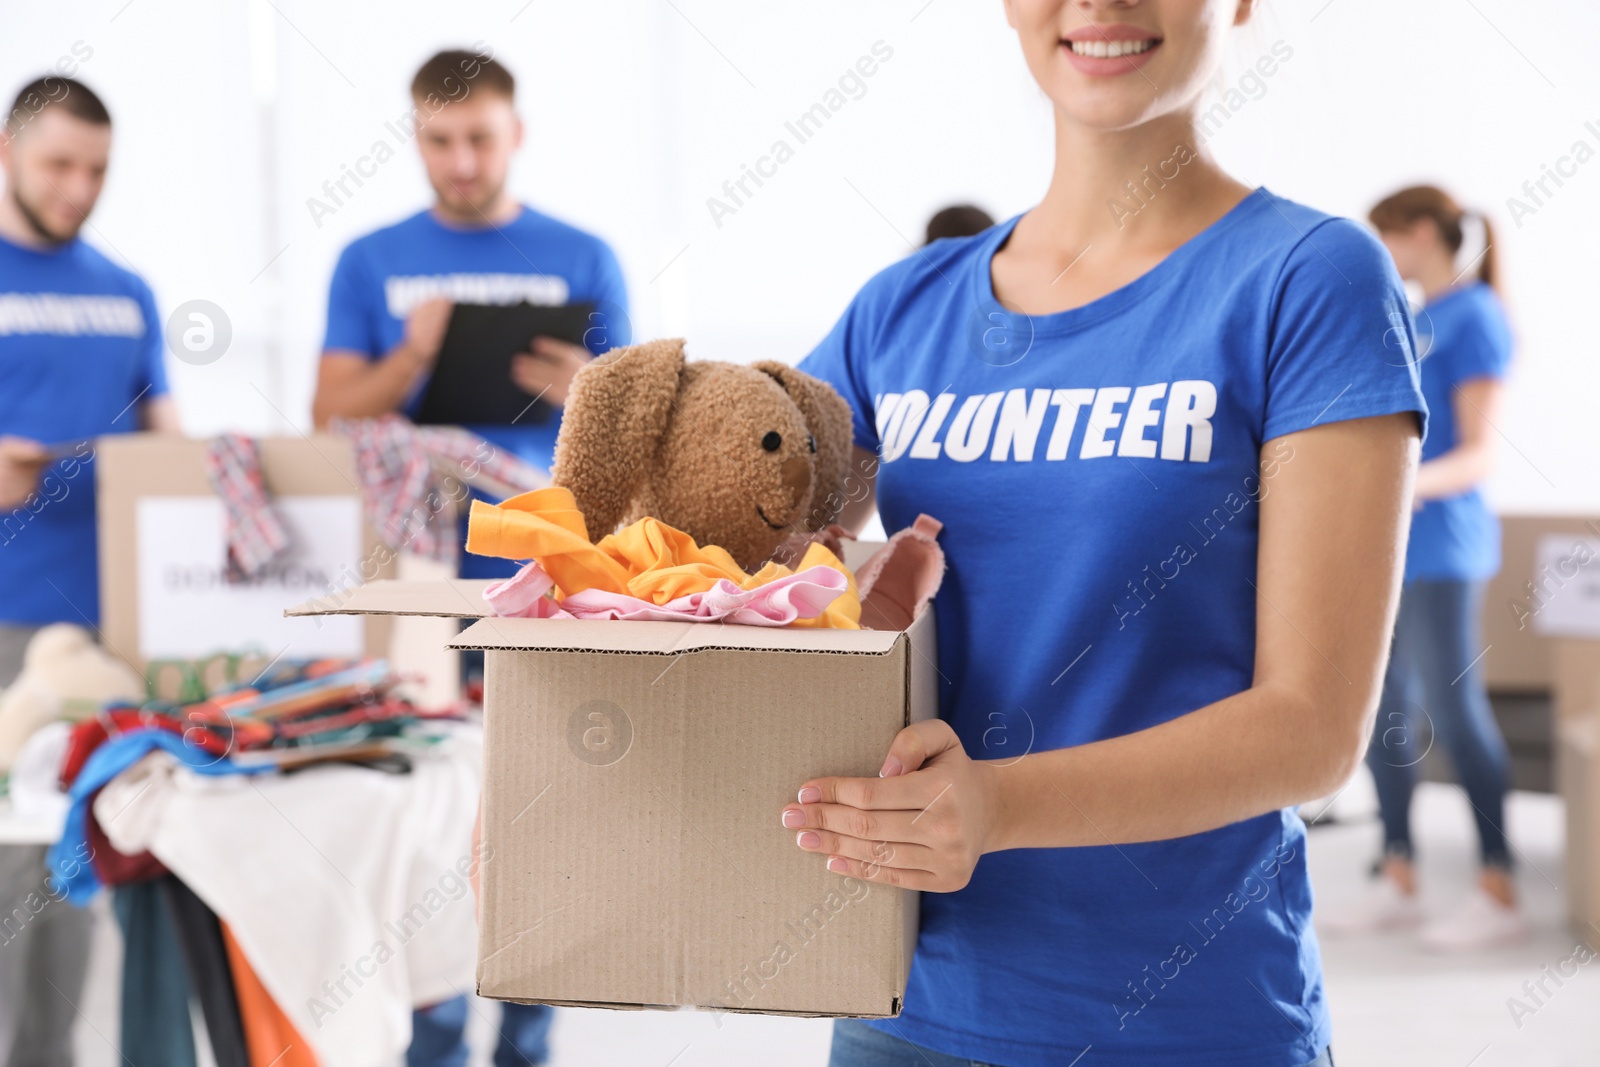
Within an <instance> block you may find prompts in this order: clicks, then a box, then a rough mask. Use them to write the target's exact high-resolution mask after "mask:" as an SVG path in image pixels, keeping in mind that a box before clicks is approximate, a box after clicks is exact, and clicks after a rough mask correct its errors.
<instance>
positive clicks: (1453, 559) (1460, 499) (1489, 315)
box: [1406, 282, 1511, 582]
mask: <svg viewBox="0 0 1600 1067" xmlns="http://www.w3.org/2000/svg"><path fill="white" fill-rule="evenodd" d="M1416 330H1417V351H1418V353H1420V355H1421V359H1422V364H1421V374H1422V395H1423V396H1424V397H1425V398H1426V399H1427V401H1428V411H1429V413H1430V414H1431V415H1432V417H1433V424H1432V427H1431V429H1430V430H1429V433H1428V439H1427V441H1425V442H1423V445H1422V461H1423V462H1424V463H1426V462H1427V461H1428V460H1430V459H1435V458H1437V457H1438V456H1441V455H1443V454H1444V453H1446V452H1448V451H1450V450H1451V449H1452V448H1454V447H1456V445H1458V444H1459V443H1460V441H1459V440H1458V439H1457V436H1456V433H1457V431H1456V409H1455V392H1456V387H1457V386H1459V385H1461V384H1462V383H1463V382H1467V381H1471V380H1472V379H1474V378H1496V379H1498V378H1503V377H1505V373H1506V368H1507V367H1509V366H1510V364H1511V325H1510V323H1509V322H1507V321H1506V313H1505V308H1503V307H1502V306H1501V304H1500V300H1499V298H1498V297H1496V296H1495V293H1494V289H1493V288H1492V287H1491V286H1488V285H1485V284H1484V283H1483V282H1475V283H1473V284H1471V285H1467V286H1463V287H1461V288H1459V289H1451V290H1449V291H1448V292H1446V293H1444V294H1442V295H1441V296H1439V297H1437V298H1435V299H1434V300H1432V301H1430V302H1429V303H1428V304H1427V305H1426V306H1425V307H1423V309H1422V311H1421V312H1419V313H1418V314H1417V317H1416ZM1499 569H1500V520H1499V519H1497V518H1495V516H1494V514H1493V513H1492V512H1491V511H1490V510H1489V504H1488V502H1487V501H1485V500H1484V498H1483V492H1482V490H1481V489H1480V488H1479V487H1478V486H1473V487H1472V488H1471V489H1468V490H1467V491H1466V492H1465V493H1460V494H1458V495H1456V496H1452V497H1445V498H1444V499H1442V500H1430V501H1428V502H1427V503H1426V504H1424V505H1423V506H1422V510H1421V511H1419V512H1417V513H1416V514H1415V515H1413V516H1412V517H1411V541H1410V543H1409V544H1408V545H1407V547H1406V581H1408V582H1409V581H1412V580H1414V579H1419V578H1420V579H1425V580H1432V581H1441V580H1445V581H1478V580H1483V579H1486V578H1491V577H1493V576H1494V574H1495V572H1496V571H1498V570H1499Z"/></svg>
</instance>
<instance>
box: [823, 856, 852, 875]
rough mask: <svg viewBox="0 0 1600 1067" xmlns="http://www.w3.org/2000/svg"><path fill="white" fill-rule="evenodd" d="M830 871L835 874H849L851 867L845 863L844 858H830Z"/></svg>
mask: <svg viewBox="0 0 1600 1067" xmlns="http://www.w3.org/2000/svg"><path fill="white" fill-rule="evenodd" d="M828 870H830V871H832V872H834V873H835V874H849V873H850V865H849V864H848V863H846V862H845V861H844V857H843V856H829V857H828Z"/></svg>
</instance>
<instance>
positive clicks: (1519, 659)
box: [1483, 515, 1600, 693]
mask: <svg viewBox="0 0 1600 1067" xmlns="http://www.w3.org/2000/svg"><path fill="white" fill-rule="evenodd" d="M1500 531H1501V559H1502V563H1501V567H1500V573H1498V574H1497V575H1495V576H1494V577H1493V578H1491V579H1490V580H1489V587H1488V589H1487V590H1486V592H1485V594H1484V600H1483V640H1484V643H1485V644H1486V645H1487V646H1488V652H1487V653H1485V655H1484V657H1483V671H1484V678H1485V680H1486V681H1487V683H1488V686H1489V688H1490V690H1492V691H1494V692H1499V693H1517V692H1527V693H1548V692H1551V691H1552V690H1553V689H1554V688H1555V685H1556V681H1557V679H1556V665H1555V642H1552V641H1550V640H1549V639H1548V638H1547V637H1546V636H1545V635H1544V634H1543V633H1542V632H1541V631H1540V629H1539V626H1538V622H1539V619H1540V616H1541V615H1543V614H1544V612H1542V611H1540V610H1538V609H1539V608H1540V607H1541V605H1545V604H1548V603H1550V602H1551V600H1552V599H1554V600H1557V601H1558V602H1564V601H1566V600H1569V599H1570V598H1571V597H1572V596H1573V595H1574V594H1575V593H1576V592H1577V591H1578V590H1577V589H1574V588H1572V587H1568V586H1561V587H1558V586H1557V583H1558V582H1561V581H1564V578H1563V576H1562V575H1561V574H1559V573H1556V574H1543V575H1541V574H1540V550H1541V546H1542V544H1548V542H1549V539H1550V538H1552V537H1559V538H1561V539H1562V541H1563V542H1567V543H1576V542H1578V541H1580V540H1586V539H1589V538H1594V537H1600V518H1597V517H1594V516H1582V515H1505V516H1502V517H1501V519H1500ZM1593 566H1594V565H1590V566H1589V567H1586V568H1585V570H1592V569H1593ZM1530 586H1533V589H1532V590H1530ZM1535 591H1536V592H1537V599H1536V598H1535ZM1596 673H1597V674H1600V664H1596Z"/></svg>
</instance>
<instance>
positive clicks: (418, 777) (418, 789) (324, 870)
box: [94, 726, 483, 1067]
mask: <svg viewBox="0 0 1600 1067" xmlns="http://www.w3.org/2000/svg"><path fill="white" fill-rule="evenodd" d="M482 744H483V741H482V731H481V730H480V729H479V728H477V727H474V726H462V727H459V728H458V729H457V730H456V731H455V732H454V734H453V736H452V737H451V739H450V740H449V741H448V742H446V743H444V744H443V745H442V746H440V747H439V749H438V750H437V751H436V752H434V753H432V754H430V755H427V756H422V757H417V758H416V759H415V768H414V770H413V771H412V773H410V774H406V775H393V774H383V773H379V772H376V771H372V770H366V769H362V768H355V767H337V766H334V767H320V768H314V769H310V770H306V771H302V772H300V773H297V774H292V775H260V776H248V777H247V776H242V775H241V776H228V777H223V778H215V777H206V776H202V775H197V774H195V773H193V772H192V771H190V770H188V769H187V768H185V767H182V766H180V765H179V764H178V763H177V761H176V760H174V759H173V758H172V757H171V756H170V755H167V754H166V753H152V754H151V755H149V756H146V757H145V758H144V759H143V760H141V761H140V762H139V763H137V764H135V765H134V766H133V767H130V768H129V769H128V770H127V771H125V772H123V773H122V774H121V775H119V776H118V777H117V778H115V779H114V780H113V781H112V782H111V783H110V784H109V785H107V786H106V787H105V789H103V790H102V791H101V793H100V795H99V797H98V798H97V799H96V801H95V807H94V811H95V817H96V818H97V819H98V820H99V822H100V825H101V827H102V828H104V830H105V831H106V836H107V837H108V838H109V839H110V840H111V843H112V845H113V846H115V847H116V848H117V849H118V850H120V851H123V852H140V851H144V850H147V849H148V850H149V851H150V852H153V853H154V854H155V855H156V857H157V858H158V859H160V860H161V862H162V863H164V864H166V865H167V867H168V868H169V869H170V870H171V871H172V872H173V873H174V874H176V875H177V876H178V877H179V878H181V879H183V881H184V882H185V883H187V884H188V886H189V887H190V888H191V889H193V890H194V892H195V893H196V894H197V895H198V896H199V897H200V898H201V899H202V900H204V901H205V902H206V904H207V905H208V906H209V907H210V908H211V910H212V911H214V912H216V913H217V916H218V917H219V918H220V919H221V920H222V921H223V922H225V923H227V924H228V926H229V928H230V929H231V930H232V932H233V935H234V937H235V938H236V939H237V940H238V942H239V946H240V948H241V949H242V950H243V951H244V954H245V956H246V958H248V959H249V961H250V964H251V966H252V967H253V968H254V969H255V971H256V973H257V975H258V976H259V977H260V979H261V982H262V984H263V985H264V986H265V987H266V989H267V991H268V992H269V993H271V994H272V996H273V998H274V999H275V1000H276V1001H277V1002H278V1005H279V1006H280V1007H281V1008H282V1009H283V1011H284V1012H285V1014H287V1015H288V1017H289V1019H290V1020H291V1021H292V1022H293V1023H294V1025H295V1026H296V1028H298V1029H299V1031H300V1033H301V1035H302V1036H303V1037H305V1038H306V1040H307V1041H309V1042H310V1043H311V1045H312V1047H313V1048H314V1050H315V1051H316V1054H317V1058H318V1059H319V1060H320V1061H321V1062H323V1063H327V1064H338V1065H340V1067H368V1065H371V1067H389V1065H390V1064H392V1063H393V1062H394V1061H395V1059H396V1057H398V1056H400V1055H402V1054H403V1053H404V1052H405V1050H406V1047H407V1046H408V1045H409V1044H410V1042H411V1012H412V1009H413V1008H414V1007H421V1006H424V1005H428V1004H434V1003H437V1002H439V1001H442V1000H448V999H450V998H452V997H455V996H457V995H458V994H460V993H464V992H469V991H470V990H471V989H472V985H473V978H474V967H475V959H476V943H477V926H476V921H475V917H474V907H473V898H472V891H471V888H470V886H469V884H468V874H469V873H470V870H471V869H472V867H474V866H476V865H477V864H478V857H477V856H476V855H475V854H474V853H473V851H472V824H473V820H474V818H475V817H476V815H477V810H478V796H479V782H480V775H481V753H482Z"/></svg>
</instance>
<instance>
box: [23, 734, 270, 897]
mask: <svg viewBox="0 0 1600 1067" xmlns="http://www.w3.org/2000/svg"><path fill="white" fill-rule="evenodd" d="M158 749H160V750H163V751H166V752H170V753H172V755H173V756H175V757H176V758H177V760H178V762H179V763H182V764H184V765H185V766H186V767H188V768H189V769H190V770H192V771H194V772H195V773H196V774H209V775H224V774H263V773H266V772H268V771H270V770H272V768H271V767H239V766H237V765H236V764H234V763H233V762H232V761H231V760H227V759H221V758H219V757H217V756H214V755H212V754H211V753H209V752H207V751H205V750H204V749H200V748H196V747H195V746H193V745H191V744H189V743H188V742H186V741H185V740H184V739H183V738H182V737H180V736H179V735H177V734H175V733H172V732H171V731H169V730H161V729H157V728H156V727H150V728H148V729H140V730H129V731H128V732H127V733H125V734H122V735H120V736H118V737H112V738H109V739H107V740H106V741H104V742H102V743H101V745H100V747H99V748H97V749H95V750H94V752H93V754H92V755H90V756H89V758H88V760H87V761H85V762H84V765H83V769H82V770H81V771H79V772H78V777H77V779H76V780H75V781H74V782H73V783H72V788H71V789H69V790H67V798H68V799H69V800H70V801H71V802H72V806H71V807H70V808H68V809H67V821H66V824H65V826H64V827H63V828H62V831H61V840H59V841H57V842H56V843H55V844H53V845H51V846H50V852H49V854H48V855H47V856H46V857H45V865H46V866H47V867H49V868H50V870H51V872H52V873H53V874H54V875H55V876H56V879H57V880H58V881H59V883H60V884H61V886H62V888H63V890H64V891H65V896H66V899H67V900H70V901H71V902H72V903H74V904H76V905H78V906H79V907H84V906H86V905H88V903H89V901H90V900H92V899H93V898H94V895H95V893H96V892H97V891H98V890H99V888H100V878H99V876H98V875H97V874H95V871H94V865H93V864H90V863H83V862H81V861H80V860H78V859H74V858H73V857H75V856H79V857H81V856H87V855H90V854H91V851H92V850H91V849H90V848H89V806H90V805H91V804H92V803H93V802H94V795H95V793H97V792H99V791H100V789H101V787H102V786H104V785H105V784H106V783H107V782H109V781H111V779H113V778H115V777H116V776H117V775H119V774H121V773H122V772H123V771H125V770H127V769H128V768H129V767H132V766H133V765H134V764H135V763H138V762H139V761H140V760H141V759H143V758H144V757H145V756H147V755H149V754H150V753H151V752H154V751H156V750H158Z"/></svg>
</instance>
